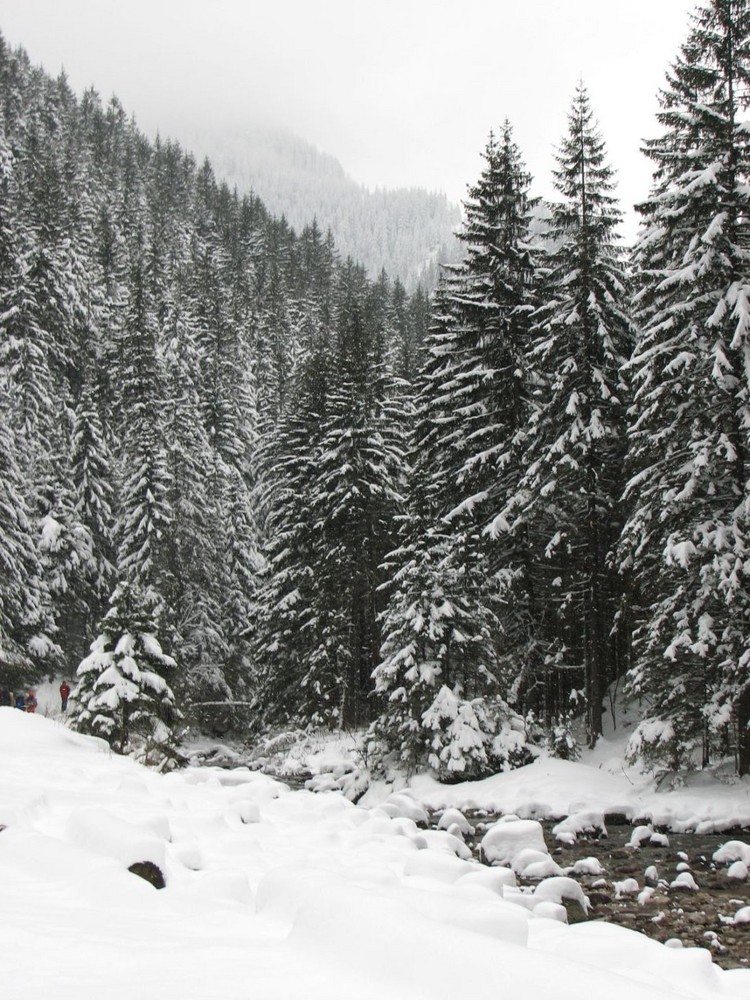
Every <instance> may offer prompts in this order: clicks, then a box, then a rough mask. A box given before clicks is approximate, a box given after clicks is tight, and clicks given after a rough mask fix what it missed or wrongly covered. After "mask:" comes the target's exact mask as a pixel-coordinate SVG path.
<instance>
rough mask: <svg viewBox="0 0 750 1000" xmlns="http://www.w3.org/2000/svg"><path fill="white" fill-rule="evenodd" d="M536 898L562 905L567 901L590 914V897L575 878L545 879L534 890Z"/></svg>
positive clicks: (558, 877)
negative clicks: (576, 904)
mask: <svg viewBox="0 0 750 1000" xmlns="http://www.w3.org/2000/svg"><path fill="white" fill-rule="evenodd" d="M534 898H535V899H539V900H551V901H552V902H553V903H560V904H561V903H562V902H563V901H564V900H566V899H567V900H570V901H571V902H572V903H578V905H579V906H580V907H581V909H582V910H583V912H584V913H585V914H588V912H589V905H590V904H589V899H588V896H586V895H585V894H584V891H583V889H582V888H581V886H580V885H579V884H578V882H576V880H575V879H574V878H568V877H567V876H557V877H554V878H545V879H544V881H542V882H540V883H539V885H538V886H536V888H535V889H534Z"/></svg>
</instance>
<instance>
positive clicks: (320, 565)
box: [303, 263, 405, 726]
mask: <svg viewBox="0 0 750 1000" xmlns="http://www.w3.org/2000/svg"><path fill="white" fill-rule="evenodd" d="M367 291H368V288H367V283H366V281H365V278H364V274H363V273H362V272H361V270H360V269H359V268H358V267H355V266H354V265H353V264H351V263H347V264H346V265H345V267H344V268H343V269H342V272H341V276H340V282H339V289H338V303H337V316H336V325H337V328H336V339H335V344H334V362H333V372H334V376H335V377H334V379H333V380H332V382H331V384H330V388H329V391H328V394H327V400H326V408H327V412H326V421H325V424H324V426H323V435H322V438H321V441H320V451H319V454H318V463H317V465H318V468H317V474H316V477H315V482H314V486H313V490H312V493H311V495H310V498H309V499H310V514H311V517H312V522H313V526H314V530H315V531H316V533H319V534H320V539H321V542H322V544H321V546H320V547H319V549H318V553H317V556H316V565H315V576H316V602H315V611H314V615H313V622H312V624H313V631H314V634H315V637H316V639H315V643H314V645H313V647H312V649H311V654H310V658H309V662H308V670H307V674H306V676H305V678H304V679H303V685H304V687H305V689H306V690H307V691H308V693H309V696H310V698H311V700H312V702H313V703H314V704H315V708H316V711H317V712H319V713H320V716H321V719H327V720H328V721H332V720H335V721H336V722H337V723H338V724H339V725H343V726H356V725H361V724H362V722H366V721H368V720H369V718H370V714H371V708H370V703H369V695H370V692H371V690H372V681H371V674H372V671H373V669H374V667H375V665H376V664H377V662H378V650H379V648H380V629H379V626H378V621H377V618H378V612H379V611H380V603H381V602H380V599H379V596H378V587H379V585H380V583H381V582H382V575H381V570H380V566H381V563H382V561H383V558H384V557H385V554H386V553H387V552H388V551H389V550H390V549H391V548H392V547H393V542H394V534H393V526H394V519H395V517H396V516H397V515H398V514H399V512H400V509H401V504H402V492H403V489H404V484H405V465H404V459H405V456H404V446H403V441H402V432H403V427H402V417H401V412H400V400H399V397H398V393H397V392H396V388H395V386H394V380H393V377H392V374H391V372H390V370H389V369H388V367H387V365H386V363H385V361H384V357H383V354H384V344H383V339H382V337H381V333H382V330H381V327H380V324H379V322H378V320H377V317H376V311H375V312H373V311H372V308H371V307H370V308H369V309H368V303H367Z"/></svg>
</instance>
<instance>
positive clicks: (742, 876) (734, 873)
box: [727, 861, 748, 882]
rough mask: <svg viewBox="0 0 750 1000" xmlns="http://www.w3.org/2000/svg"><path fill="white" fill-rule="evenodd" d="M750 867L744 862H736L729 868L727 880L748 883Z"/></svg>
mask: <svg viewBox="0 0 750 1000" xmlns="http://www.w3.org/2000/svg"><path fill="white" fill-rule="evenodd" d="M747 877H748V867H747V865H746V864H745V862H744V861H734V862H733V863H732V864H731V865H730V866H729V868H727V878H734V879H737V881H738V882H745V881H747Z"/></svg>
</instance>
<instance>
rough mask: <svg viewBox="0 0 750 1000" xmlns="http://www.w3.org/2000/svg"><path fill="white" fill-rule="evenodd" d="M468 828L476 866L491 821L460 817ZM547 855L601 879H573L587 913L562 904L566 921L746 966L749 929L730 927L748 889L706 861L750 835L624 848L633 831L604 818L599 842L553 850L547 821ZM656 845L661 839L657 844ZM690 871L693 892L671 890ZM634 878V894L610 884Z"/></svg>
mask: <svg viewBox="0 0 750 1000" xmlns="http://www.w3.org/2000/svg"><path fill="white" fill-rule="evenodd" d="M466 818H467V819H468V820H469V822H470V823H471V825H472V826H473V827H474V828H475V833H474V835H473V836H467V837H466V838H465V839H466V843H467V845H468V846H469V847H471V849H472V853H473V855H474V857H475V858H477V860H481V856H480V855H481V851H480V847H479V844H480V841H481V839H482V836H483V834H484V833H485V832H486V830H487V828H488V827H489V826H491V825H492V824H493V823H494V822H495V821H496V820H497V818H498V817H497V816H492V815H487V814H485V813H470V812H467V813H466ZM542 826H543V828H544V837H545V841H546V843H547V847H548V848H549V851H550V854H551V855H552V857H553V859H554V860H555V861H556V862H557V864H558V865H559V866H560V867H561V868H562V869H564V870H565V869H567V868H572V866H574V865H575V863H576V862H577V861H582V860H583V859H586V858H591V857H594V858H596V859H597V860H598V861H599V863H600V864H601V866H602V868H603V869H604V873H603V874H598V875H579V874H576V873H574V872H571V873H570V874H571V875H572V877H573V878H575V879H576V880H577V881H578V882H580V884H581V886H582V888H583V891H584V892H585V893H586V895H587V896H588V898H589V901H590V903H591V908H590V910H589V913H588V915H586V914H585V913H584V912H583V911H582V909H581V907H580V906H579V905H578V904H568V905H567V913H568V921H569V923H571V924H573V923H578V922H580V921H583V920H606V921H608V922H610V923H614V924H621V925H622V926H624V927H629V928H631V929H633V930H636V931H640V932H641V933H642V934H646V935H647V936H648V937H650V938H654V939H656V940H657V941H673V942H676V941H680V942H681V943H682V944H683V946H685V947H694V946H695V947H699V948H708V949H709V950H710V951H711V952H712V954H713V958H714V961H715V962H716V963H717V964H718V965H720V966H721V967H722V968H725V969H735V968H748V967H750V923H746V924H736V925H735V924H734V923H733V917H734V915H735V913H736V912H737V910H738V909H739V908H740V907H742V906H748V905H750V885H749V884H748V882H747V880H744V881H740V880H737V879H731V878H729V877H728V876H727V870H728V869H727V865H726V864H717V863H715V862H713V860H712V858H713V855H714V852H715V851H716V850H717V849H718V848H719V847H721V845H722V844H725V843H727V841H730V840H741V841H744V842H745V843H750V831H748V830H728V831H726V832H724V833H721V834H711V835H699V834H690V833H685V834H675V833H669V832H667V833H666V834H665V836H664V841H665V843H662V844H652V843H644V844H642V845H641V846H640V847H637V848H634V847H631V846H628V845H629V842H630V840H631V837H632V834H633V830H634V826H633V825H631V824H630V823H628V822H627V821H625V820H624V818H623V819H622V820H621V821H620V822H617V818H615V822H613V821H612V819H611V818H607V822H606V829H607V833H606V836H602V835H599V836H595V835H594V836H590V837H584V836H580V835H579V837H578V839H577V841H576V843H575V844H572V845H567V844H560V843H558V841H557V840H556V838H555V837H554V835H553V833H552V829H553V827H554V826H555V823H554V822H551V821H546V822H544V823H543V824H542ZM658 839H661V838H658ZM652 866H653V867H654V868H656V876H657V877H656V878H654V877H653V874H654V873H653V872H651V873H649V874H650V876H651V877H647V876H646V872H647V869H649V868H651V867H652ZM683 871H689V872H690V873H691V874H692V876H693V880H694V882H695V883H696V884H697V886H698V888H697V889H692V888H682V887H672V886H671V883H672V882H674V881H675V880H676V878H677V876H678V875H679V874H680V872H683ZM629 879H633V880H635V882H637V884H638V889H637V890H634V891H633V890H632V886H631V891H630V892H628V891H625V890H624V887H623V886H622V885H621V886H619V887H618V886H617V883H627V880H629ZM518 881H519V885H534V884H535V882H534V881H533V880H528V879H523V878H520V879H519V880H518ZM649 886H650V887H652V888H653V893H652V894H648V895H649V898H648V899H647V900H644V899H643V897H641V901H639V898H638V896H639V895H640V892H641V890H643V889H644V888H646V887H649Z"/></svg>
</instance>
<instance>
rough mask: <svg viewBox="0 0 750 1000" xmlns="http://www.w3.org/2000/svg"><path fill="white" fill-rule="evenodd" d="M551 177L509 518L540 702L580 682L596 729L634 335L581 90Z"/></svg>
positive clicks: (563, 701)
mask: <svg viewBox="0 0 750 1000" xmlns="http://www.w3.org/2000/svg"><path fill="white" fill-rule="evenodd" d="M554 182H555V187H556V188H557V191H558V192H559V194H560V195H561V196H562V200H561V201H560V202H558V203H555V204H552V205H551V206H550V211H551V219H550V225H549V230H548V232H547V238H548V242H549V250H548V253H547V261H546V266H545V274H544V276H543V278H542V282H541V289H540V296H541V301H542V304H541V305H540V307H539V309H538V310H537V311H536V313H535V315H534V339H533V346H532V348H531V350H530V351H529V352H528V354H527V367H528V368H529V370H530V371H531V373H532V374H531V378H532V380H533V382H534V399H533V407H532V416H531V421H530V426H529V431H528V437H527V441H526V451H525V456H524V465H525V469H524V475H523V479H522V481H521V483H520V486H519V490H518V494H517V496H516V497H514V498H513V499H512V500H511V502H510V503H509V504H508V506H507V508H506V509H505V511H501V513H500V520H501V521H505V522H507V523H508V524H513V523H514V522H515V521H516V519H517V518H518V517H521V518H524V519H525V520H526V523H527V524H530V525H531V528H530V532H529V535H528V537H529V540H530V545H531V547H532V553H533V561H534V576H535V580H534V586H535V589H536V601H537V603H538V605H539V606H540V607H544V608H545V620H544V625H543V631H544V634H543V636H542V639H543V642H544V665H543V670H544V673H543V674H542V676H540V677H539V678H537V680H538V681H540V682H541V684H540V694H541V698H540V701H539V705H538V709H539V710H540V714H542V716H543V718H544V719H545V721H546V722H547V723H548V724H550V723H552V722H553V720H554V719H556V718H557V717H559V716H560V715H561V714H562V713H565V712H566V711H567V710H568V707H569V704H568V702H569V697H570V693H571V691H573V690H576V689H578V688H584V690H585V695H586V700H587V736H588V739H589V741H590V743H591V744H593V743H594V742H595V741H596V739H597V737H598V735H599V734H600V733H601V727H602V699H603V696H604V692H605V690H606V686H607V684H608V683H609V682H610V681H611V680H613V679H614V678H615V677H616V676H617V674H618V671H620V669H621V667H620V664H619V663H618V662H617V646H616V644H615V641H614V639H613V638H612V635H611V633H612V629H613V625H614V622H615V615H616V610H617V606H618V576H617V573H616V570H615V569H613V566H612V548H613V545H614V544H615V543H616V541H617V538H618V534H619V523H618V520H619V516H618V508H617V504H618V499H619V496H620V492H621V475H622V463H623V457H624V451H625V430H624V415H625V404H624V400H623V385H622V380H621V376H620V368H621V366H622V364H623V362H624V361H625V359H626V358H627V357H628V356H629V354H630V349H631V344H632V338H633V332H632V324H631V320H630V318H629V315H628V291H627V281H626V273H625V267H624V262H623V254H622V251H621V250H620V249H619V247H618V243H617V232H616V230H617V226H618V223H619V221H620V217H621V214H620V212H619V210H618V208H617V201H616V198H615V196H614V195H613V181H612V170H611V169H610V167H609V166H608V165H607V162H606V152H605V147H604V142H603V140H602V138H601V136H600V134H599V132H598V129H597V127H596V124H595V122H594V119H593V115H592V112H591V108H590V105H589V99H588V95H587V92H586V90H585V88H584V87H583V85H579V87H578V89H577V91H576V94H575V96H574V99H573V102H572V106H571V110H570V113H569V115H568V131H567V133H566V135H565V136H564V137H563V140H562V142H561V145H560V147H559V150H558V153H557V169H556V170H555V172H554Z"/></svg>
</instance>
